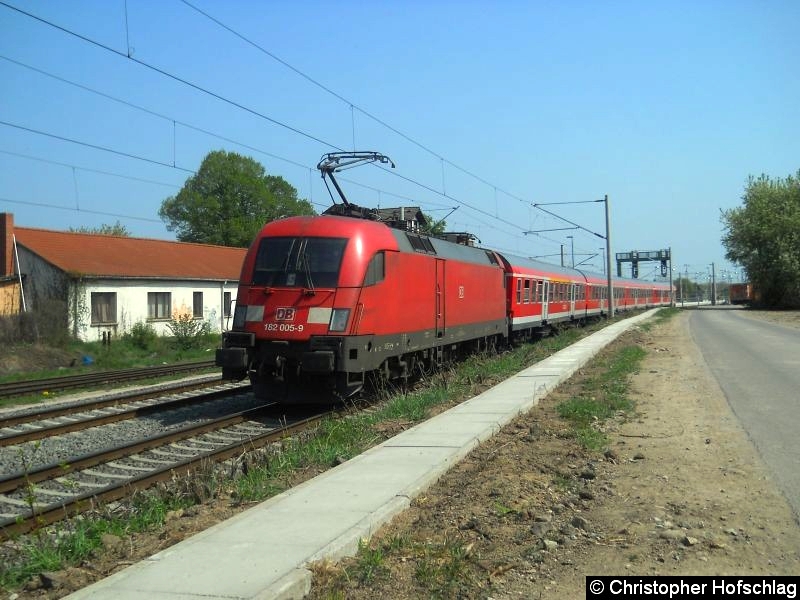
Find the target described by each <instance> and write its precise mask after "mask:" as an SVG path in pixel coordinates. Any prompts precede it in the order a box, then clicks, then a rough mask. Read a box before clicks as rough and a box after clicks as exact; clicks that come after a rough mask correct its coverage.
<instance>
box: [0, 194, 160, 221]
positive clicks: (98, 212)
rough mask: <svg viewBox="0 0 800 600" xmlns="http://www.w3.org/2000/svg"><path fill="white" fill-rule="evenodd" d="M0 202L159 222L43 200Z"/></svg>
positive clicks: (6, 199)
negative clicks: (48, 202)
mask: <svg viewBox="0 0 800 600" xmlns="http://www.w3.org/2000/svg"><path fill="white" fill-rule="evenodd" d="M0 202H8V203H10V204H23V205H25V206H39V207H42V208H54V209H57V210H68V211H73V212H80V213H90V214H93V215H102V216H104V217H116V218H118V219H134V220H136V221H146V222H148V223H161V221H159V220H158V219H149V218H147V217H134V216H131V215H120V214H117V213H110V212H102V211H99V210H86V209H76V208H74V207H71V206H59V205H58V204H47V203H45V202H29V201H25V200H11V199H10V198H0Z"/></svg>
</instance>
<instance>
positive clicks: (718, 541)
mask: <svg viewBox="0 0 800 600" xmlns="http://www.w3.org/2000/svg"><path fill="white" fill-rule="evenodd" d="M625 344H639V345H641V346H642V347H643V348H645V349H646V350H647V357H646V358H645V359H644V362H643V363H642V367H641V369H640V371H639V373H638V374H637V375H635V376H634V378H633V380H632V390H633V393H632V396H633V398H634V399H635V401H636V409H635V415H634V416H633V417H630V416H629V417H628V418H626V419H618V420H617V421H616V422H614V423H612V424H610V425H607V426H606V429H607V431H606V432H607V433H608V435H609V437H610V440H611V444H610V448H609V450H608V451H607V452H606V454H605V455H602V454H597V453H589V452H587V451H584V450H582V449H581V448H580V447H579V446H577V444H576V443H575V441H574V440H573V439H572V438H570V437H569V436H568V435H567V431H566V430H567V427H566V425H565V423H564V422H563V421H562V420H561V419H560V418H559V417H558V416H557V415H556V413H555V407H556V406H557V404H558V403H560V402H561V401H563V400H564V399H566V398H568V397H569V396H570V394H571V393H572V392H573V390H575V389H578V386H579V379H580V378H581V377H586V376H590V375H591V369H585V370H584V371H583V372H582V373H579V374H578V375H577V376H576V378H574V379H573V381H571V382H569V383H567V384H566V385H564V386H562V387H561V388H559V389H558V390H557V391H556V393H554V394H553V395H551V396H549V397H548V398H547V399H545V400H544V401H543V402H542V403H541V404H540V405H539V406H538V407H537V408H535V409H534V410H532V411H531V412H530V413H529V414H528V415H526V416H524V417H521V418H519V419H518V420H516V421H515V422H514V423H512V424H510V425H509V426H508V427H506V428H504V430H503V431H502V432H501V433H500V434H498V435H497V436H495V437H494V438H493V439H492V440H490V441H488V442H487V443H485V444H483V445H482V446H481V447H480V448H478V449H477V450H476V451H475V452H473V453H472V454H471V455H470V456H469V457H468V458H467V459H466V460H464V461H463V462H462V463H460V464H459V465H457V466H456V467H455V468H454V469H453V470H451V471H450V472H449V473H448V474H447V475H445V476H444V477H443V478H442V479H441V480H440V482H439V483H438V484H437V485H435V486H433V487H432V488H431V489H429V490H428V492H427V493H425V494H424V495H423V496H421V497H419V498H418V499H417V500H416V501H415V502H414V503H413V507H412V508H411V509H410V510H409V511H407V512H406V513H404V514H403V515H401V516H400V517H398V518H397V519H396V520H395V521H394V522H393V523H392V524H391V525H389V526H388V527H386V528H385V529H384V530H382V531H381V532H380V534H379V535H378V536H376V538H374V539H373V541H372V544H371V545H372V547H373V548H375V549H378V548H382V549H383V551H382V554H381V556H380V561H377V560H373V562H375V563H376V566H375V568H374V569H371V570H369V569H366V567H365V562H366V561H365V559H364V558H362V559H360V560H358V559H353V560H348V561H345V562H344V563H340V564H339V565H336V566H333V565H320V566H319V567H318V569H317V573H318V574H317V577H316V578H315V586H314V589H313V591H312V597H314V598H331V597H337V594H343V596H344V597H347V598H348V599H350V598H375V597H380V596H383V597H386V598H417V597H427V596H429V595H430V594H431V592H432V591H433V590H439V591H438V592H436V593H437V594H440V593H441V594H442V595H443V596H444V597H483V598H493V599H495V600H499V599H501V598H522V597H524V598H540V597H541V598H547V597H553V598H556V597H557V598H583V597H585V587H584V576H585V575H591V574H605V575H615V574H616V575H622V574H628V575H659V574H660V575H721V574H729V575H732V574H737V575H745V574H763V575H781V574H783V575H786V574H795V575H796V574H797V573H798V572H800V527H799V526H798V522H797V520H796V517H795V516H794V515H793V514H792V512H791V509H790V508H789V506H788V504H787V502H786V500H785V499H784V497H783V496H782V495H781V494H780V492H779V491H778V490H777V488H776V486H775V484H774V483H773V481H772V480H771V479H770V475H769V473H768V471H767V469H766V467H765V465H764V464H763V463H762V461H761V459H760V458H759V456H758V453H757V451H756V450H755V448H754V446H753V445H752V444H751V443H750V441H749V439H748V437H747V434H746V433H745V432H744V430H743V429H742V428H741V426H740V425H739V423H738V421H737V420H736V417H735V416H734V415H733V413H732V412H731V410H730V408H729V407H728V404H727V401H726V399H725V397H724V395H723V393H722V392H721V390H720V388H719V387H718V385H717V383H716V381H715V380H714V378H713V376H712V375H711V374H710V372H709V371H708V369H707V367H706V366H705V363H704V361H703V359H702V356H701V354H700V352H699V350H698V349H697V347H696V346H695V345H694V344H693V342H692V340H691V337H690V335H689V330H688V314H687V313H682V314H681V315H679V316H677V317H675V318H673V319H671V320H670V321H668V322H666V323H664V324H661V325H658V326H656V327H654V328H653V329H651V330H650V331H642V330H639V329H638V328H637V329H635V330H634V331H631V332H629V333H627V334H625V335H624V336H623V337H622V338H621V339H620V340H618V341H617V342H615V343H614V344H613V346H612V348H610V350H613V349H614V348H618V347H620V346H622V345H625ZM381 544H383V546H382V545H381ZM390 545H391V546H393V547H395V548H398V549H397V550H390V549H389V546H390ZM456 554H458V555H459V557H458V560H455V559H454V558H453V557H454V556H455V555H456ZM377 563H379V564H377ZM448 568H449V569H450V571H449V573H448V572H447V569H448ZM367 572H369V573H370V574H371V576H370V574H367ZM367 579H369V580H370V581H364V580H367Z"/></svg>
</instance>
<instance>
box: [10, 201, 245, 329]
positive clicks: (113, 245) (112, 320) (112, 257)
mask: <svg viewBox="0 0 800 600" xmlns="http://www.w3.org/2000/svg"><path fill="white" fill-rule="evenodd" d="M0 233H4V236H5V239H4V240H0V242H2V245H1V246H0V248H2V252H3V256H4V257H5V255H6V254H9V253H11V254H13V258H14V260H13V261H12V260H8V259H9V258H10V257H5V258H4V262H3V264H4V265H6V267H5V270H8V265H12V266H13V267H14V271H13V272H12V273H2V274H0V276H10V275H14V276H16V277H17V278H18V279H20V280H21V282H22V286H21V287H22V296H23V300H24V302H23V303H22V304H24V310H28V311H36V310H42V309H43V308H45V307H53V310H65V311H66V315H65V318H66V323H67V326H68V327H69V331H70V332H71V333H72V334H73V335H74V336H75V337H77V338H79V339H81V340H84V341H93V340H99V339H103V338H104V337H105V336H107V335H109V334H110V335H111V336H112V337H117V336H118V335H121V334H123V333H125V332H126V331H129V330H130V328H131V327H132V326H133V325H134V324H136V323H145V324H149V325H151V326H152V327H153V328H154V329H155V330H156V332H157V333H158V334H159V335H169V334H170V331H169V330H168V328H167V326H166V325H167V323H169V322H170V320H171V319H172V318H173V315H175V314H176V313H187V312H188V313H189V314H191V315H192V317H193V318H194V319H197V320H204V321H206V322H208V323H209V325H210V328H211V330H212V331H223V330H225V329H227V328H228V321H229V318H230V315H231V301H232V300H233V299H235V298H236V289H237V287H238V283H239V274H240V271H241V268H242V262H243V261H244V256H245V253H246V249H245V248H227V247H222V246H208V245H204V244H187V243H180V242H169V241H164V240H152V239H143V238H133V237H121V236H108V235H97V234H86V233H71V232H63V231H50V230H45V229H34V228H28V227H16V228H15V227H14V224H13V217H12V215H10V214H8V213H3V214H0ZM17 264H18V265H19V268H18V269H16V266H17ZM58 307H62V308H61V309H58Z"/></svg>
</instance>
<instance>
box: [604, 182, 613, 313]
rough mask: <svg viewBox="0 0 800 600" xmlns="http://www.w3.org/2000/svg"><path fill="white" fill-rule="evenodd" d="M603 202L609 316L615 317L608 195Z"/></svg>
mask: <svg viewBox="0 0 800 600" xmlns="http://www.w3.org/2000/svg"><path fill="white" fill-rule="evenodd" d="M603 201H604V202H605V205H606V275H607V276H608V316H609V317H613V316H614V285H613V284H612V283H611V217H610V216H609V206H608V205H609V202H608V194H606V195H605V197H604V198H603Z"/></svg>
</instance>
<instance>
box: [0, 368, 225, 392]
mask: <svg viewBox="0 0 800 600" xmlns="http://www.w3.org/2000/svg"><path fill="white" fill-rule="evenodd" d="M212 368H214V361H213V360H202V361H196V362H188V363H175V364H171V365H158V366H155V367H142V368H138V369H120V370H116V371H102V372H99V373H82V374H80V375H66V376H64V377H48V378H46V379H34V380H30V381H14V382H11V383H3V384H0V398H8V397H11V396H23V395H25V394H36V393H39V392H44V391H50V392H53V391H59V390H67V389H75V388H81V387H91V386H97V385H103V384H110V383H119V382H121V381H135V380H141V379H148V378H152V377H166V376H170V375H175V374H179V373H189V372H192V371H201V370H203V369H212Z"/></svg>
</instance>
